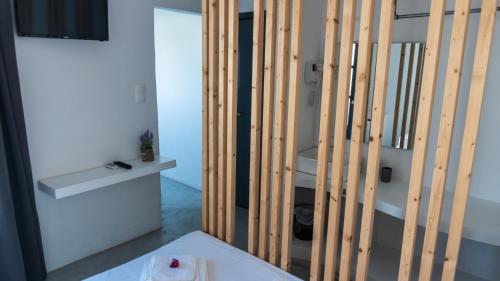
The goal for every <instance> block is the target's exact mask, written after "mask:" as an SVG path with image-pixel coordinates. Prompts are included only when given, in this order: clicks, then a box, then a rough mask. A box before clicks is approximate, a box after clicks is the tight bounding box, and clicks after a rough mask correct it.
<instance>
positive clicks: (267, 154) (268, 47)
mask: <svg viewBox="0 0 500 281" xmlns="http://www.w3.org/2000/svg"><path fill="white" fill-rule="evenodd" d="M277 1H278V0H266V39H265V41H266V43H265V69H264V86H263V87H264V93H263V112H262V156H261V157H262V165H261V179H260V183H261V185H260V214H259V258H261V259H263V260H267V258H268V253H269V247H268V241H269V203H270V200H269V198H270V185H271V159H272V152H271V145H272V137H273V134H272V131H273V127H272V126H273V113H274V84H275V81H274V80H275V58H276V40H275V39H276V19H277Z"/></svg>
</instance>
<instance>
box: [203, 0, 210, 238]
mask: <svg viewBox="0 0 500 281" xmlns="http://www.w3.org/2000/svg"><path fill="white" fill-rule="evenodd" d="M201 15H202V32H203V38H202V40H203V41H202V44H203V46H202V48H203V50H202V52H203V53H202V123H203V124H202V132H201V134H202V136H201V138H202V157H201V158H202V189H201V197H202V200H201V205H202V207H201V213H202V214H201V217H202V219H201V221H202V227H203V231H204V232H208V208H209V207H208V193H209V191H208V154H209V149H208V99H209V93H208V84H209V83H208V81H209V80H208V67H209V66H208V57H209V49H208V37H209V34H208V0H202V1H201Z"/></svg>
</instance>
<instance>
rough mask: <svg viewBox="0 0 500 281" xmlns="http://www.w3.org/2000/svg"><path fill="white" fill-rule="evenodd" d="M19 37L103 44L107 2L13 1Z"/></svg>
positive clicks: (105, 32)
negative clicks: (66, 39) (94, 41)
mask: <svg viewBox="0 0 500 281" xmlns="http://www.w3.org/2000/svg"><path fill="white" fill-rule="evenodd" d="M15 3H16V5H15V7H16V16H17V17H16V21H17V33H18V34H19V36H31V37H49V38H68V39H87V40H99V41H107V40H108V39H109V36H108V0H16V2H15Z"/></svg>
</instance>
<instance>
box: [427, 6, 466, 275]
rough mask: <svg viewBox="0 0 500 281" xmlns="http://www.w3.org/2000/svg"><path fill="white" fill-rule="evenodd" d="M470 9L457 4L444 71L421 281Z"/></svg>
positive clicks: (437, 212) (433, 234)
mask: <svg viewBox="0 0 500 281" xmlns="http://www.w3.org/2000/svg"><path fill="white" fill-rule="evenodd" d="M469 9H470V0H462V1H456V5H455V15H454V16H453V29H452V32H451V43H450V52H449V57H448V66H447V71H446V82H445V87H444V93H443V105H442V112H441V122H440V125H439V136H438V143H437V146H436V158H435V160H434V174H433V177H432V185H431V195H430V201H429V207H428V210H427V223H426V227H425V238H424V246H423V250H422V260H421V264H420V274H419V280H420V281H425V280H427V281H430V280H431V277H432V268H433V265H434V257H435V250H436V244H437V238H438V233H439V223H440V222H441V210H442V205H443V196H444V189H445V186H446V178H447V174H448V164H449V160H450V151H451V144H452V138H453V128H454V124H455V113H456V108H457V101H458V94H459V88H460V78H461V73H462V62H463V57H464V51H465V41H466V37H467V27H468V23H469Z"/></svg>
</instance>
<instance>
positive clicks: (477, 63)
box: [442, 0, 497, 281]
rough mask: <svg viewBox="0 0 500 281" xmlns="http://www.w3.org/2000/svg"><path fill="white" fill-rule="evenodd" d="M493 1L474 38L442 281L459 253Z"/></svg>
mask: <svg viewBox="0 0 500 281" xmlns="http://www.w3.org/2000/svg"><path fill="white" fill-rule="evenodd" d="M496 2H497V1H496V0H483V4H482V7H481V17H480V20H479V29H478V32H477V34H478V36H477V45H476V51H475V55H474V65H473V68H472V81H471V86H470V93H469V103H468V106H467V115H466V117H465V129H464V136H463V142H462V151H461V154H460V162H459V165H458V175H457V183H456V187H455V198H454V199H453V208H452V212H451V220H450V229H449V232H448V244H447V246H446V253H445V259H444V265H443V275H442V280H443V281H453V280H455V273H456V268H457V262H458V255H459V252H460V242H461V239H462V230H463V225H464V217H465V211H466V209H467V198H468V195H469V188H470V181H471V175H472V168H473V165H474V155H475V151H476V142H477V135H478V130H479V122H480V118H481V109H482V104H483V98H484V88H485V84H486V78H487V74H488V62H489V56H490V52H491V44H492V39H493V31H494V27H495V16H496Z"/></svg>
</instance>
